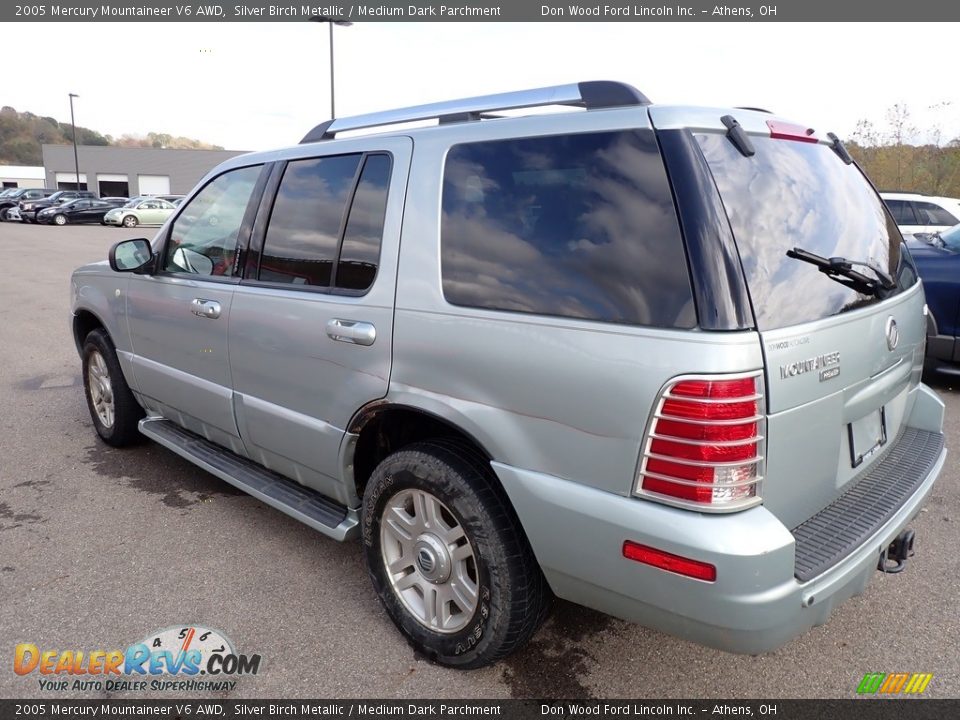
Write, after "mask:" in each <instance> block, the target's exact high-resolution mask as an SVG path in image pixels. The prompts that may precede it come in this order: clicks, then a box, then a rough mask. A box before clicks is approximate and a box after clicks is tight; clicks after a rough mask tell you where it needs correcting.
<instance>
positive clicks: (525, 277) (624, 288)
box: [441, 130, 696, 328]
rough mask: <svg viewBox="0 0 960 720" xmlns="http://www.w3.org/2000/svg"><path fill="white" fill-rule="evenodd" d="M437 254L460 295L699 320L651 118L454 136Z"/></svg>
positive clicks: (587, 314) (677, 322) (608, 315)
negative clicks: (617, 127) (550, 131)
mask: <svg viewBox="0 0 960 720" xmlns="http://www.w3.org/2000/svg"><path fill="white" fill-rule="evenodd" d="M441 261H442V281H443V293H444V296H445V298H446V299H447V301H448V302H450V303H452V304H454V305H461V306H469V307H476V308H484V309H490V310H506V311H512V312H519V313H534V314H541V315H552V316H561V317H568V318H576V319H583V320H600V321H605V322H613V323H627V324H634V325H645V326H657V327H668V328H672V327H680V328H690V327H693V326H694V325H695V324H696V313H695V310H694V305H693V299H692V292H691V288H690V278H689V272H688V269H687V262H686V257H685V253H684V249H683V241H682V238H681V235H680V228H679V224H678V221H677V216H676V211H675V208H674V204H673V198H672V195H671V192H670V186H669V182H668V180H667V177H666V172H665V170H664V167H663V163H662V160H661V158H660V153H659V150H658V147H657V143H656V140H655V138H654V136H653V133H652V131H649V130H630V131H617V132H602V133H584V134H577V135H558V136H550V137H534V138H521V139H509V140H495V141H486V142H477V143H467V144H462V145H456V146H454V147H452V148H451V149H450V151H449V153H448V155H447V160H446V166H445V169H444V179H443V200H442V220H441Z"/></svg>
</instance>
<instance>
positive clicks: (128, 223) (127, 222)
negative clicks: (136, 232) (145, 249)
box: [123, 215, 137, 228]
mask: <svg viewBox="0 0 960 720" xmlns="http://www.w3.org/2000/svg"><path fill="white" fill-rule="evenodd" d="M123 226H124V227H125V228H133V227H136V226H137V219H136V218H135V217H134V216H133V215H124V217H123Z"/></svg>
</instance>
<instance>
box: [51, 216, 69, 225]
mask: <svg viewBox="0 0 960 720" xmlns="http://www.w3.org/2000/svg"><path fill="white" fill-rule="evenodd" d="M53 224H54V225H66V224H67V218H66V216H65V215H54V216H53Z"/></svg>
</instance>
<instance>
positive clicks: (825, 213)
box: [697, 134, 916, 330]
mask: <svg viewBox="0 0 960 720" xmlns="http://www.w3.org/2000/svg"><path fill="white" fill-rule="evenodd" d="M697 140H698V141H699V144H700V148H701V150H702V151H703V154H704V157H705V158H706V160H707V163H708V165H709V166H710V170H711V172H712V173H713V178H714V180H715V181H716V184H717V188H718V189H719V191H720V197H721V198H722V200H723V205H724V208H725V209H726V211H727V215H728V217H729V218H730V225H731V227H732V229H733V234H734V237H735V238H736V242H737V247H738V249H739V251H740V259H741V262H742V264H743V270H744V273H745V274H746V278H747V284H748V286H749V290H750V299H751V302H752V304H753V312H754V315H755V317H756V321H757V326H758V328H759V329H760V330H772V329H775V328H781V327H788V326H791V325H798V324H801V323H804V322H810V321H813V320H820V319H823V318H826V317H831V316H834V315H838V314H840V313H843V312H847V311H850V310H856V309H857V308H861V307H865V306H868V305H872V304H874V303H877V302H880V300H881V298H879V297H876V296H874V295H867V294H863V293H860V292H857V291H856V290H854V289H852V288H849V287H845V286H844V285H842V284H840V283H838V282H835V281H833V280H831V279H830V278H828V277H827V276H826V275H824V274H823V273H821V272H819V271H818V270H817V268H816V267H815V266H814V265H811V264H809V263H806V262H801V261H799V260H796V259H793V258H790V257H787V254H786V253H787V251H788V250H790V249H792V248H802V249H803V250H806V251H808V252H810V253H815V254H816V255H819V256H821V257H824V258H832V257H843V258H846V259H848V260H852V261H856V262H860V263H866V264H867V265H869V266H870V267H873V268H877V269H879V270H881V271H883V272H885V273H887V274H889V275H890V276H892V277H893V279H894V280H896V281H897V287H896V288H895V289H894V290H893V291H892V292H890V293H888V294H887V295H886V297H889V296H890V295H895V294H897V293H899V292H901V291H902V290H904V289H905V288H906V287H909V286H910V285H912V284H913V283H914V282H916V276H915V274H914V273H913V272H912V271H911V270H910V268H909V266H908V265H907V263H905V262H902V261H901V245H902V242H903V239H902V237H901V235H900V231H899V230H898V229H897V226H896V225H895V224H894V221H893V220H892V219H891V218H890V216H889V215H888V214H887V213H886V212H885V211H884V206H883V202H882V201H881V199H880V197H879V196H878V195H877V193H876V192H875V191H874V190H873V187H872V186H871V185H870V184H869V183H868V182H867V180H866V179H865V178H864V177H863V175H862V174H861V173H860V171H859V170H858V169H857V167H856V165H845V164H844V163H843V161H842V160H841V159H840V158H839V157H838V156H837V155H836V153H834V152H833V151H832V150H831V149H830V148H829V147H828V146H826V145H820V144H812V143H801V142H792V141H789V140H781V139H772V138H763V137H756V136H751V138H750V140H751V141H752V143H753V145H754V147H755V149H756V154H755V155H754V156H752V157H744V156H743V155H741V154H740V152H739V151H738V150H737V149H736V148H735V147H734V146H733V144H732V143H730V142H729V141H728V140H727V139H726V137H724V136H723V135H719V134H704V135H698V136H697ZM856 269H857V270H858V271H861V272H862V273H863V274H864V275H867V276H874V273H873V272H872V271H871V270H870V269H869V268H864V267H862V266H858V267H857V268H856Z"/></svg>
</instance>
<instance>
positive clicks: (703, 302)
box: [73, 82, 946, 668]
mask: <svg viewBox="0 0 960 720" xmlns="http://www.w3.org/2000/svg"><path fill="white" fill-rule="evenodd" d="M549 105H561V106H569V107H568V109H570V110H571V111H570V112H560V113H557V112H552V113H542V112H540V113H538V112H537V111H532V114H530V115H528V116H524V117H505V116H504V113H503V111H506V110H511V109H518V108H524V109H530V108H538V107H541V106H549ZM508 114H509V113H508ZM427 119H434V120H438V122H437V123H436V124H435V125H434V126H430V127H420V128H417V129H409V125H410V124H411V123H412V121H418V120H427ZM403 123H406V124H407V127H404V128H403V129H398V128H396V127H394V128H393V129H390V126H391V125H393V126H396V125H397V124H403ZM371 128H377V129H378V130H384V129H386V131H383V132H370V129H371ZM346 131H354V132H352V133H351V136H350V137H342V136H341V137H338V135H340V134H341V133H344V132H346ZM364 131H366V132H364ZM901 243H902V241H901V237H900V233H899V232H898V230H897V226H896V225H895V224H894V222H893V220H892V219H891V217H890V215H889V214H888V213H887V212H886V210H885V209H884V206H883V204H882V202H881V201H880V198H879V197H878V196H877V193H876V191H875V190H874V189H873V187H872V186H871V184H870V183H869V182H868V181H867V180H866V179H865V178H864V176H863V174H862V173H861V172H860V170H859V169H858V168H857V166H856V165H855V164H853V163H852V160H851V159H850V156H849V155H848V154H847V152H846V150H845V149H844V147H843V146H842V145H841V144H840V142H839V141H838V140H837V139H836V137H835V136H833V135H832V134H828V135H825V136H824V135H818V134H815V133H814V131H813V130H811V129H808V128H807V127H806V126H804V125H795V124H792V123H789V122H786V121H784V120H782V119H780V118H777V117H775V116H774V115H771V114H768V113H765V112H763V111H756V110H748V109H710V108H689V107H665V106H656V105H651V104H650V103H649V101H648V100H647V99H646V98H645V97H644V96H643V95H642V94H641V93H639V92H638V91H637V90H635V89H634V88H631V87H629V86H626V85H622V84H619V83H611V82H589V83H580V84H574V85H569V86H561V87H554V88H544V89H539V90H531V91H526V92H515V93H506V94H501V95H495V96H490V97H481V98H473V99H465V100H459V101H455V102H449V103H440V104H436V105H429V106H422V107H415V108H408V109H404V110H397V111H393V112H387V113H382V114H375V115H368V116H363V117H355V118H343V119H336V120H333V121H330V122H327V123H324V124H322V125H320V126H318V127H317V128H315V129H314V130H313V131H311V132H310V133H309V134H308V135H307V136H306V137H305V138H304V140H303V142H302V143H301V144H300V145H298V146H296V147H291V148H287V149H284V150H278V151H274V152H264V153H256V154H251V155H245V156H242V157H237V158H233V159H231V160H229V161H227V162H226V163H224V164H223V165H221V166H219V167H218V168H216V169H215V170H213V171H212V172H211V173H210V174H209V175H207V177H205V178H204V179H203V181H202V182H201V183H200V184H199V186H198V187H197V188H196V189H195V190H194V191H193V192H192V193H191V194H190V195H189V196H188V197H187V199H186V201H185V202H184V203H183V204H182V205H181V206H180V207H179V208H178V210H177V212H176V213H175V214H174V215H173V216H172V217H171V218H170V219H169V220H168V221H167V222H166V224H165V225H164V227H163V228H162V229H161V231H160V232H159V234H158V235H157V236H156V238H155V239H154V240H153V242H152V243H151V242H148V241H147V240H145V239H137V240H127V241H124V242H120V243H118V244H116V245H115V246H114V247H113V248H112V249H111V251H110V256H109V264H107V263H98V264H93V265H88V266H86V267H83V268H80V269H78V270H77V271H76V272H75V273H74V275H73V334H74V337H75V339H76V344H77V348H78V349H79V351H80V354H81V357H82V360H83V379H84V388H85V392H86V397H87V401H88V404H89V407H90V412H91V416H92V418H93V424H94V426H95V428H96V431H97V432H98V433H99V435H100V437H101V438H103V440H104V441H105V442H107V443H109V444H111V445H116V446H122V445H128V444H130V443H133V442H135V441H136V440H138V439H140V438H141V437H142V436H146V437H148V438H151V439H152V440H155V441H156V442H159V443H161V444H162V445H164V446H166V447H167V448H169V449H170V450H172V451H173V452H175V453H177V454H179V455H181V456H183V457H185V458H187V459H188V460H190V461H192V462H194V463H196V464H197V465H198V466H199V467H201V468H203V469H204V470H207V471H208V472H210V473H213V474H214V475H216V476H218V477H220V478H222V479H223V480H225V481H227V482H229V483H232V484H233V485H236V486H237V487H239V488H242V489H244V490H246V491H247V492H249V493H251V494H252V495H254V496H256V497H258V498H260V499H261V500H262V501H264V502H266V503H268V504H270V505H272V506H274V507H276V508H278V509H280V510H281V511H283V512H285V513H287V514H289V515H291V516H293V517H295V518H297V519H298V520H301V521H303V522H305V523H307V524H309V525H310V526H311V527H313V528H315V529H317V530H318V531H320V532H322V533H324V534H325V535H328V536H330V537H331V538H334V539H336V540H346V539H351V538H354V537H359V538H360V539H361V541H362V543H363V547H364V550H365V552H366V556H367V560H368V563H369V572H370V577H371V579H372V581H373V586H374V589H375V590H376V592H377V594H378V595H379V597H380V599H381V600H382V602H383V605H384V607H385V608H386V611H387V612H388V613H389V615H390V616H391V618H392V619H393V621H394V622H395V623H396V625H397V627H398V628H399V629H400V631H401V632H402V633H403V634H404V635H405V636H406V637H407V638H408V640H409V641H410V642H411V643H412V644H413V645H414V646H415V647H416V648H418V649H419V650H420V651H421V652H423V653H424V654H426V655H427V656H428V657H430V658H432V659H434V660H435V661H436V662H439V663H443V664H445V665H451V666H456V667H461V668H470V667H477V666H480V665H483V664H486V663H489V662H492V661H495V660H497V659H499V658H502V657H504V656H505V655H507V654H508V653H510V652H512V651H513V650H515V649H516V648H518V647H519V646H521V645H522V644H523V643H525V642H526V641H527V639H528V638H530V636H531V635H532V634H533V633H534V632H535V631H536V629H537V627H538V626H539V624H540V623H541V622H542V620H543V618H544V617H545V615H546V612H547V608H548V606H549V602H550V599H551V598H552V597H553V596H554V595H556V596H559V597H561V598H566V599H568V600H572V601H574V602H577V603H581V604H583V605H587V606H589V607H592V608H596V609H599V610H602V611H604V612H607V613H611V614H613V615H617V616H620V617H623V618H628V619H631V620H635V621H637V622H640V623H643V624H645V625H648V626H651V627H655V628H659V629H661V630H665V631H667V632H671V633H674V634H676V635H679V636H682V637H684V638H688V639H690V640H694V641H697V642H700V643H705V644H708V645H712V646H715V647H719V648H723V649H726V650H731V651H737V652H748V653H757V652H763V651H767V650H770V649H772V648H775V647H777V646H779V645H781V644H783V643H784V642H786V641H788V640H789V639H790V638H792V637H794V636H796V635H798V634H800V633H802V632H803V631H805V630H806V629H808V628H810V627H812V626H814V625H817V624H820V623H823V622H825V621H826V620H827V617H828V615H829V614H830V611H831V610H832V609H833V608H834V607H836V606H837V605H838V604H839V603H840V602H842V601H843V600H845V599H846V598H848V597H850V596H851V595H854V594H855V593H858V592H860V591H861V590H863V589H864V587H865V586H866V585H867V583H868V581H869V579H870V577H871V575H872V573H874V572H875V571H876V570H877V569H878V567H879V569H881V570H887V571H896V570H900V569H902V568H903V565H904V563H906V562H907V559H908V558H909V556H910V554H911V553H912V545H913V535H912V532H911V531H908V530H907V529H906V528H907V525H908V523H909V522H910V521H911V519H912V518H913V517H914V516H915V515H916V514H917V513H918V512H919V510H920V507H921V504H922V502H923V500H924V499H925V498H926V496H927V495H928V494H929V493H930V490H931V488H932V486H933V484H934V481H935V480H936V478H937V476H938V474H939V473H940V470H941V468H942V467H943V463H944V459H945V457H946V451H945V450H944V444H943V433H942V423H943V405H942V403H941V402H940V401H939V400H938V399H937V397H936V396H935V395H934V393H933V392H931V391H930V390H929V389H928V388H927V387H926V386H924V385H922V384H921V382H920V375H921V367H922V362H923V356H924V336H925V322H924V313H925V306H924V296H923V290H922V288H921V285H920V283H919V282H918V281H917V275H916V271H915V268H914V266H913V265H912V263H911V260H910V257H909V254H908V253H906V252H905V251H904V250H903V246H902V244H901Z"/></svg>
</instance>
